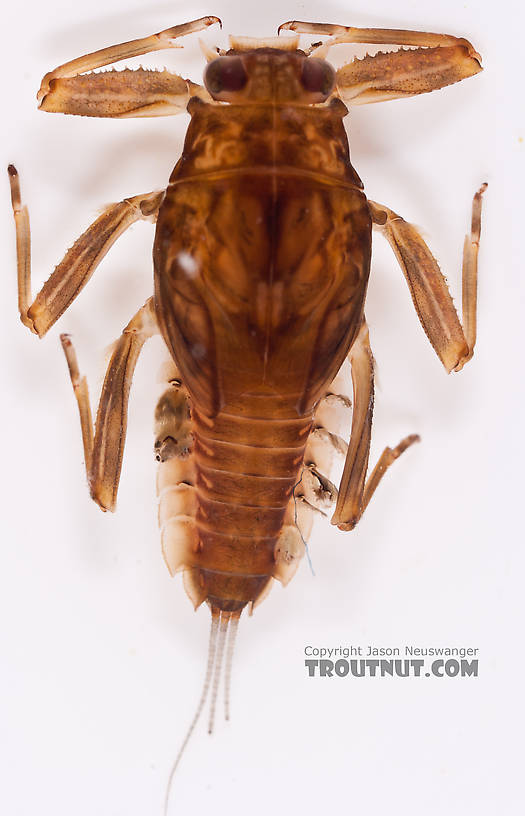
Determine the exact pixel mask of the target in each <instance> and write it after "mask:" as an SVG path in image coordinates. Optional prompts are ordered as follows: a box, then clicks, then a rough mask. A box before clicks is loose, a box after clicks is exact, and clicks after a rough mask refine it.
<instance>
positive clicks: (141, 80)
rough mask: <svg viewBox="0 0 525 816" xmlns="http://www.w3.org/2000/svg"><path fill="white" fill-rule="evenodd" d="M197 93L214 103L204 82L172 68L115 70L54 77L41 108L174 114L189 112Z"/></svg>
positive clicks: (114, 114) (122, 115) (111, 114)
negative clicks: (187, 77) (192, 79)
mask: <svg viewBox="0 0 525 816" xmlns="http://www.w3.org/2000/svg"><path fill="white" fill-rule="evenodd" d="M193 96H199V97H201V98H202V99H205V100H206V101H207V102H213V100H212V98H211V96H210V94H209V93H208V91H207V90H206V89H205V88H204V87H203V86H202V85H198V84H196V83H195V82H191V80H189V79H183V78H182V77H180V76H178V75H177V74H172V73H170V71H166V70H164V71H146V70H144V68H137V69H136V70H133V71H131V70H129V69H125V70H124V71H115V70H111V71H104V72H102V73H98V74H83V75H82V76H76V77H71V78H64V79H54V80H53V82H52V85H51V90H50V91H49V93H47V94H46V95H45V96H44V97H43V99H42V101H41V103H40V105H39V108H40V110H44V111H47V112H48V113H69V114H73V115H75V116H97V117H100V118H110V119H129V118H131V117H134V118H136V117H147V116H173V115H174V114H177V113H182V112H183V111H185V110H186V107H187V105H188V102H189V101H190V99H191V97H193Z"/></svg>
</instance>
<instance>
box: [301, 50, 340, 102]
mask: <svg viewBox="0 0 525 816" xmlns="http://www.w3.org/2000/svg"><path fill="white" fill-rule="evenodd" d="M301 83H302V86H303V88H304V89H305V91H308V92H309V93H318V94H322V96H324V97H325V98H326V97H328V96H330V94H331V93H332V91H333V89H334V85H335V71H334V69H333V68H332V66H331V65H330V63H328V62H325V60H321V59H316V58H315V57H309V58H308V59H305V61H304V62H303V72H302V74H301Z"/></svg>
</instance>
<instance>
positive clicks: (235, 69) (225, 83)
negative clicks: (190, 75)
mask: <svg viewBox="0 0 525 816" xmlns="http://www.w3.org/2000/svg"><path fill="white" fill-rule="evenodd" d="M246 80H247V76H246V71H245V70H244V65H243V63H242V59H241V58H240V57H219V58H218V59H216V60H213V62H210V63H209V64H208V66H207V67H206V70H205V72H204V84H205V85H206V88H207V89H208V91H209V92H210V93H211V94H220V93H222V91H240V90H242V89H243V88H244V86H245V85H246Z"/></svg>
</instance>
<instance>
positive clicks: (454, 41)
mask: <svg viewBox="0 0 525 816" xmlns="http://www.w3.org/2000/svg"><path fill="white" fill-rule="evenodd" d="M285 30H286V31H296V32H297V33H298V34H314V35H315V36H319V35H324V34H327V35H329V36H331V37H333V39H332V40H330V42H329V45H337V44H338V43H375V44H376V45H410V46H422V47H424V48H433V47H436V46H454V45H460V46H463V47H465V48H467V49H468V51H469V53H471V54H472V55H473V56H476V52H475V51H474V48H473V47H472V45H471V43H469V41H468V40H465V39H464V38H463V37H453V36H452V35H450V34H433V33H431V32H429V31H410V30H408V29H403V28H355V27H353V26H343V25H337V24H333V23H307V22H301V21H300V20H290V21H289V22H287V23H283V24H282V25H280V26H279V33H281V31H285Z"/></svg>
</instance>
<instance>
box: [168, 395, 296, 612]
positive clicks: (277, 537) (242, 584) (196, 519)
mask: <svg viewBox="0 0 525 816" xmlns="http://www.w3.org/2000/svg"><path fill="white" fill-rule="evenodd" d="M270 403H271V400H264V411H263V409H262V406H261V400H260V399H259V400H252V401H250V402H247V403H246V412H245V413H244V414H243V415H235V414H228V413H219V414H218V415H217V416H215V417H214V418H213V419H210V418H208V417H206V416H205V415H203V414H201V413H199V411H198V409H197V408H193V410H192V412H191V420H188V422H189V423H191V430H192V434H193V443H192V448H191V451H190V452H189V454H188V455H186V456H184V458H180V456H175V457H173V458H171V459H168V460H167V461H165V462H163V463H162V464H161V466H160V471H159V495H160V523H161V529H162V546H163V552H164V555H165V558H166V561H167V563H168V566H169V568H170V571H171V572H176V571H178V570H180V569H184V570H185V576H184V579H185V585H186V589H187V591H188V593H189V594H190V597H191V598H192V600H193V602H194V604H195V605H197V604H199V603H201V602H202V600H204V599H207V600H208V601H209V602H210V603H212V604H213V605H214V606H215V607H218V608H221V609H224V610H229V611H234V610H236V609H241V608H242V607H243V606H245V605H246V604H247V603H249V602H255V601H257V599H258V598H260V597H261V596H262V595H264V593H265V589H266V588H267V587H268V588H269V583H270V582H271V579H272V577H275V578H277V579H279V580H281V581H283V582H284V583H287V582H288V581H289V580H290V578H291V577H292V575H293V574H294V572H295V570H296V568H297V565H298V563H299V560H300V558H301V556H302V554H303V552H304V544H303V535H304V534H306V535H307V534H308V532H309V530H307V529H305V530H304V532H303V533H302V532H301V531H300V530H299V528H298V527H297V524H296V507H295V496H294V488H295V487H296V484H297V480H298V474H299V472H300V469H301V466H302V463H303V458H304V451H305V446H306V442H307V439H308V435H309V432H310V430H311V426H312V416H311V415H310V416H305V417H299V418H298V417H290V418H285V417H280V418H278V419H275V418H272V417H271V416H270V415H267V416H265V417H262V416H261V413H267V414H271V413H272V412H273V411H274V410H275V407H274V406H273V405H271V404H270ZM256 412H257V413H256ZM180 430H181V429H180V428H179V429H177V430H176V431H173V432H174V433H177V434H178V435H179V436H180ZM163 433H164V436H165V437H166V436H167V435H169V433H170V432H169V431H168V429H167V427H164V429H163ZM183 434H184V431H183Z"/></svg>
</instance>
